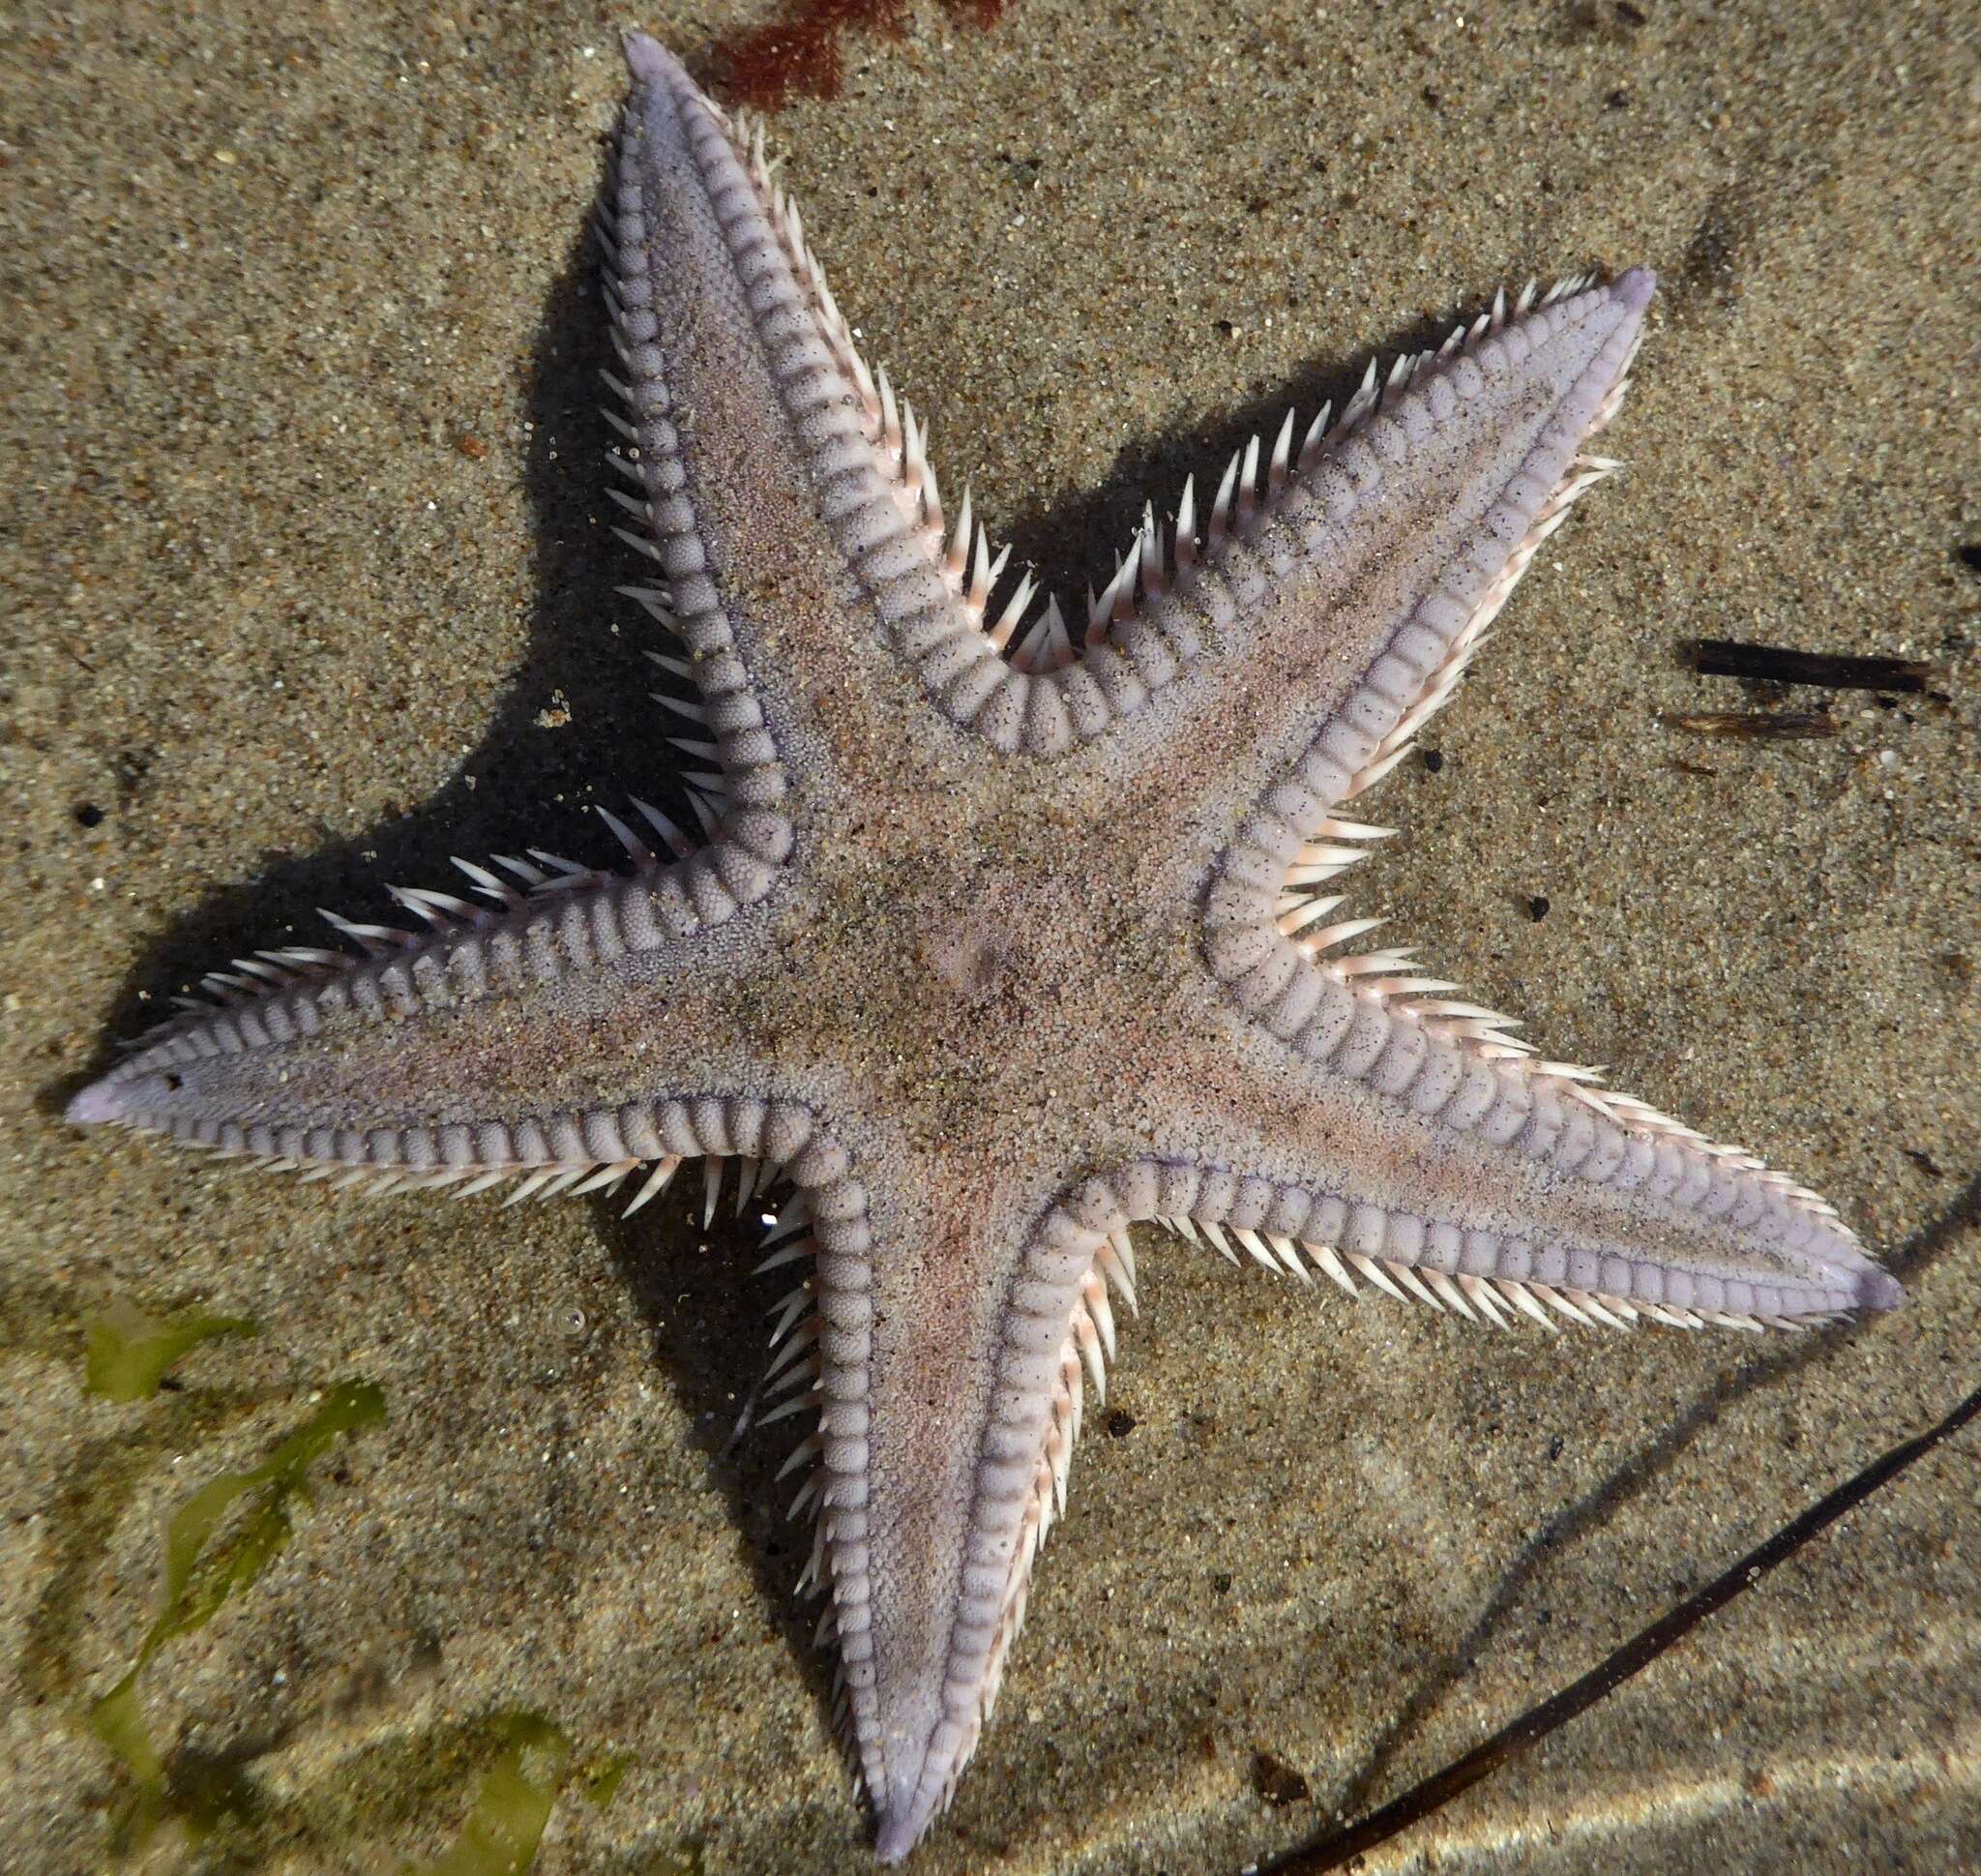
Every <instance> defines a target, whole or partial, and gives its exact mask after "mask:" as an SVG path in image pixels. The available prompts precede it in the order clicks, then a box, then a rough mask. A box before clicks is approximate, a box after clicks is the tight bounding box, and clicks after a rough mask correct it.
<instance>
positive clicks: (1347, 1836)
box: [1253, 1388, 1981, 1876]
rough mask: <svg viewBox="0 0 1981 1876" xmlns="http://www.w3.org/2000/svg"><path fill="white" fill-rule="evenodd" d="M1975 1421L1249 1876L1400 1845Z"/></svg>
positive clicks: (1314, 1870) (1859, 1482) (1934, 1430)
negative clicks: (1507, 1721)
mask: <svg viewBox="0 0 1981 1876" xmlns="http://www.w3.org/2000/svg"><path fill="white" fill-rule="evenodd" d="M1977 1413H1981V1388H1976V1389H1975V1390H1974V1392H1973V1393H1971V1394H1969V1395H1968V1396H1967V1398H1966V1400H1964V1401H1963V1402H1962V1403H1961V1404H1960V1406H1958V1407H1957V1408H1955V1409H1954V1411H1953V1412H1952V1413H1951V1414H1948V1415H1947V1416H1946V1418H1945V1419H1943V1420H1941V1421H1940V1422H1939V1424H1938V1425H1937V1426H1935V1427H1931V1428H1929V1429H1928V1430H1927V1431H1926V1432H1924V1433H1922V1434H1920V1435H1919V1436H1918V1437H1917V1438H1916V1439H1912V1440H1907V1441H1906V1442H1905V1443H1904V1444H1902V1445H1897V1446H1894V1447H1893V1448H1892V1449H1891V1450H1890V1451H1889V1452H1887V1453H1885V1454H1884V1455H1883V1457H1882V1458H1879V1459H1876V1460H1874V1461H1873V1462H1872V1463H1871V1464H1870V1465H1869V1466H1867V1467H1865V1469H1864V1470H1863V1471H1862V1472H1861V1473H1859V1474H1857V1475H1856V1476H1855V1477H1854V1478H1850V1479H1848V1480H1846V1481H1845V1482H1844V1483H1843V1484H1842V1485H1839V1486H1838V1487H1837V1489H1836V1490H1835V1491H1834V1492H1831V1493H1830V1494H1829V1495H1828V1497H1826V1498H1824V1499H1821V1500H1820V1501H1818V1503H1817V1504H1812V1505H1811V1506H1810V1507H1809V1509H1808V1510H1806V1511H1805V1512H1803V1513H1802V1515H1801V1516H1800V1517H1798V1518H1796V1519H1794V1520H1793V1521H1792V1522H1791V1523H1789V1524H1786V1525H1784V1526H1783V1527H1782V1529H1781V1530H1780V1531H1778V1532H1776V1533H1775V1534H1774V1535H1773V1536H1772V1537H1770V1538H1769V1539H1768V1540H1767V1542H1766V1543H1764V1544H1762V1545H1761V1546H1760V1547H1759V1549H1758V1550H1751V1551H1749V1552H1748V1554H1747V1555H1746V1556H1745V1557H1743V1558H1742V1559H1741V1560H1740V1561H1739V1563H1735V1564H1734V1565H1733V1567H1732V1568H1731V1569H1730V1570H1728V1571H1726V1572H1725V1573H1724V1574H1723V1575H1721V1576H1718V1577H1716V1578H1715V1579H1714V1580H1713V1581H1712V1582H1710V1583H1708V1584H1707V1585H1706V1586H1705V1588H1704V1589H1702V1590H1699V1591H1696V1592H1695V1593H1693V1594H1691V1595H1689V1596H1687V1597H1686V1599H1685V1600H1684V1601H1683V1602H1681V1603H1679V1604H1678V1605H1677V1606H1676V1607H1675V1608H1673V1609H1671V1611H1669V1612H1668V1613H1667V1614H1665V1615H1663V1616H1661V1617H1660V1618H1659V1619H1658V1620H1657V1621H1656V1622H1654V1623H1651V1625H1650V1626H1649V1627H1648V1628H1645V1629H1642V1630H1641V1631H1640V1632H1639V1633H1638V1634H1636V1635H1634V1636H1633V1637H1632V1638H1631V1639H1630V1640H1629V1641H1627V1642H1625V1643H1624V1644H1623V1646H1622V1647H1621V1648H1619V1649H1617V1650H1616V1651H1615V1653H1612V1654H1611V1655H1610V1656H1609V1657H1608V1658H1607V1659H1605V1660H1603V1661H1602V1662H1600V1663H1598V1665H1597V1666H1595V1667H1594V1668H1591V1669H1590V1670H1589V1672H1588V1673H1587V1674H1585V1675H1583V1676H1582V1679H1581V1680H1580V1681H1576V1682H1571V1683H1570V1684H1569V1685H1568V1686H1566V1687H1564V1688H1563V1689H1562V1690H1561V1691H1560V1692H1559V1693H1558V1694H1555V1695H1554V1696H1552V1698H1551V1699H1548V1700H1544V1701H1543V1702H1542V1703H1541V1704H1540V1706H1538V1707H1534V1708H1530V1709H1529V1710H1528V1711H1527V1712H1524V1713H1523V1714H1522V1715H1521V1716H1520V1718H1518V1719H1517V1720H1515V1721H1514V1722H1513V1723H1512V1724H1511V1725H1510V1726H1505V1727H1502V1728H1501V1729H1500V1731H1498V1732H1497V1733H1495V1734H1493V1737H1492V1738H1491V1739H1490V1740H1487V1741H1485V1742H1483V1743H1481V1744H1479V1745H1476V1746H1474V1747H1473V1748H1472V1750H1471V1751H1469V1752H1467V1753H1466V1754H1465V1756H1464V1758H1463V1759H1457V1760H1454V1761H1453V1762H1452V1763H1451V1764H1450V1765H1448V1766H1446V1767H1445V1768H1444V1770H1443V1771H1442V1772H1435V1773H1434V1774H1433V1775H1432V1776H1431V1777H1429V1778H1427V1779H1425V1780H1424V1781H1423V1783H1422V1784H1419V1785H1414V1786H1412V1787H1411V1788H1410V1790H1408V1791H1406V1792H1404V1795H1403V1796H1402V1797H1401V1798H1396V1799H1392V1800H1391V1801H1390V1802H1388V1803H1387V1804H1385V1805H1383V1806H1382V1808H1381V1809H1380V1810H1377V1811H1372V1812H1371V1813H1370V1814H1369V1815H1368V1816H1367V1817H1365V1818H1363V1819H1361V1820H1360V1821H1359V1822H1357V1823H1354V1824H1350V1825H1348V1826H1346V1827H1345V1829H1343V1830H1340V1831H1332V1832H1330V1833H1328V1834H1325V1835H1323V1836H1319V1837H1316V1838H1313V1839H1311V1840H1310V1841H1309V1842H1307V1843H1304V1844H1301V1845H1299V1846H1297V1847H1296V1848H1294V1849H1292V1850H1289V1851H1287V1852H1286V1854H1285V1855H1283V1856H1280V1857H1277V1858H1272V1859H1268V1860H1266V1861H1261V1862H1259V1863H1257V1864H1256V1865H1253V1867H1254V1868H1256V1869H1257V1871H1258V1876H1320V1872H1321V1871H1323V1870H1329V1869H1340V1868H1341V1867H1342V1865H1343V1864H1344V1863H1345V1862H1347V1861H1348V1860H1349V1859H1350V1858H1352V1857H1359V1856H1361V1855H1363V1854H1364V1853H1365V1852H1367V1851H1370V1850H1373V1849H1375V1846H1376V1845H1377V1844H1379V1843H1386V1842H1388V1841H1389V1839H1390V1838H1391V1837H1394V1836H1398V1835H1401V1834H1402V1832H1404V1831H1407V1830H1408V1829H1409V1828H1410V1826H1411V1825H1413V1824H1416V1823H1418V1822H1420V1821H1421V1820H1422V1819H1424V1818H1426V1817H1429V1816H1430V1815H1431V1813H1432V1812H1434V1811H1436V1810H1440V1809H1442V1808H1443V1807H1444V1806H1445V1805H1446V1804H1448V1803H1450V1802H1451V1801H1452V1800H1453V1799H1454V1798H1456V1797H1458V1795H1459V1794H1460V1793H1461V1792H1463V1791H1464V1790H1466V1789H1467V1788H1468V1787H1470V1786H1472V1785H1476V1784H1477V1783H1478V1782H1479V1780H1480V1779H1482V1778H1484V1777H1487V1776H1488V1775H1489V1774H1491V1773H1492V1772H1496V1771H1498V1769H1499V1768H1500V1767H1501V1766H1503V1765H1504V1764H1506V1762H1507V1761H1508V1760H1509V1759H1514V1758H1518V1757H1519V1756H1520V1754H1521V1753H1523V1752H1524V1751H1525V1750H1526V1749H1527V1748H1528V1747H1529V1746H1530V1745H1533V1744H1535V1743H1537V1742H1539V1741H1541V1740H1543V1739H1545V1738H1546V1737H1547V1736H1548V1735H1549V1734H1550V1733H1552V1732H1553V1731H1554V1730H1555V1728H1556V1727H1558V1726H1563V1725H1565V1724H1567V1722H1568V1721H1570V1720H1572V1719H1574V1718H1576V1717H1578V1716H1579V1715H1580V1714H1582V1713H1585V1712H1587V1711H1588V1710H1589V1709H1590V1708H1591V1707H1593V1706H1594V1705H1595V1704H1596V1703H1597V1702H1598V1701H1599V1700H1601V1699H1603V1698H1604V1696H1605V1695H1607V1694H1609V1693H1611V1692H1613V1691H1614V1690H1615V1689H1616V1688H1617V1687H1619V1686H1621V1685H1622V1684H1623V1682H1626V1681H1628V1680H1629V1679H1630V1678H1631V1676H1632V1675H1634V1674H1636V1673H1638V1672H1639V1671H1640V1670H1641V1669H1643V1668H1646V1667H1648V1666H1649V1665H1650V1664H1651V1663H1652V1662H1653V1661H1655V1660H1656V1659H1657V1658H1658V1656H1659V1655H1661V1654H1662V1653H1665V1651H1666V1650H1667V1649H1669V1648H1671V1647H1672V1646H1673V1645H1674V1644H1676V1643H1678V1642H1680V1641H1683V1640H1684V1638H1685V1637H1686V1635H1687V1634H1688V1633H1690V1631H1691V1630H1692V1629H1693V1628H1695V1627H1697V1626H1698V1624H1699V1623H1701V1622H1703V1621H1704V1620H1705V1619H1706V1618H1707V1617H1708V1616H1710V1615H1712V1614H1713V1613H1714V1612H1715V1611H1716V1610H1719V1609H1722V1608H1724V1607H1725V1606H1726V1605H1727V1604H1728V1603H1730V1602H1731V1601H1732V1600H1733V1598H1734V1597H1735V1596H1737V1595H1739V1594H1740V1593H1742V1592H1743V1591H1746V1590H1751V1589H1752V1588H1753V1587H1754V1586H1755V1585H1756V1584H1757V1583H1759V1581H1760V1579H1761V1578H1762V1577H1764V1576H1765V1575H1766V1574H1767V1573H1768V1572H1769V1571H1770V1570H1771V1569H1773V1568H1774V1567H1775V1565H1776V1564H1777V1563H1786V1562H1787V1561H1788V1559H1789V1558H1790V1557H1792V1556H1794V1554H1795V1553H1796V1552H1797V1551H1798V1550H1800V1549H1801V1548H1802V1546H1803V1545H1804V1544H1806V1543H1808V1542H1809V1540H1810V1539H1811V1538H1812V1537H1815V1536H1817V1535H1818V1534H1820V1533H1822V1532H1824V1531H1826V1530H1828V1528H1829V1527H1830V1526H1831V1525H1833V1524H1835V1523H1836V1521H1837V1520H1838V1519H1839V1518H1841V1517H1842V1516H1843V1515H1844V1514H1845V1512H1847V1511H1849V1510H1852V1509H1854V1508H1855V1507H1856V1506H1857V1505H1859V1504H1863V1503H1864V1501H1865V1500H1866V1499H1867V1498H1869V1497H1870V1496H1871V1495H1872V1493H1874V1492H1875V1491H1877V1490H1878V1488H1879V1487H1880V1486H1881V1485H1884V1484H1887V1483H1888V1482H1889V1481H1890V1480H1892V1479H1894V1478H1896V1477H1897V1476H1898V1475H1899V1474H1901V1473H1902V1472H1904V1471H1905V1470H1906V1468H1907V1466H1909V1465H1911V1464H1912V1463H1913V1461H1914V1460H1917V1459H1922V1458H1924V1457H1925V1456H1926V1454H1928V1453H1929V1452H1931V1451H1932V1450H1933V1449H1934V1447H1936V1446H1937V1445H1938V1444H1941V1443H1942V1442H1943V1441H1945V1440H1947V1439H1948V1438H1950V1437H1951V1436H1952V1435H1954V1434H1956V1433H1958V1432H1959V1431H1960V1430H1961V1428H1962V1427H1964V1426H1966V1424H1967V1422H1968V1421H1969V1420H1971V1419H1972V1418H1973V1417H1974V1416H1975V1414H1977Z"/></svg>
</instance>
